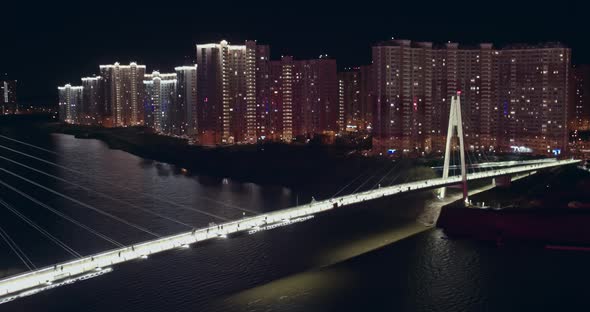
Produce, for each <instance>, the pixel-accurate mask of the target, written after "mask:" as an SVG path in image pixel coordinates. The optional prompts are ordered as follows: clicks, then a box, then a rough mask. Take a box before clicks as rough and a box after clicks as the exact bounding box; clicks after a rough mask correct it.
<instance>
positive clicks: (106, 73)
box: [100, 62, 146, 127]
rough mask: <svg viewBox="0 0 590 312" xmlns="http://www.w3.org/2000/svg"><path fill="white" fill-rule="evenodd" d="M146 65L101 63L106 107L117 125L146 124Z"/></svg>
mask: <svg viewBox="0 0 590 312" xmlns="http://www.w3.org/2000/svg"><path fill="white" fill-rule="evenodd" d="M145 71H146V67H145V65H138V64H137V63H135V62H131V63H130V64H129V65H121V64H119V63H118V62H117V63H115V64H113V65H100V76H101V77H102V78H103V79H104V92H105V95H104V96H105V107H106V110H107V113H108V114H110V116H111V117H112V121H113V125H114V126H116V127H122V126H134V125H142V124H144V112H143V107H142V103H143V98H144V95H143V78H144V75H145Z"/></svg>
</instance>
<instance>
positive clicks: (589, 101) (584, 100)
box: [569, 65, 590, 131]
mask: <svg viewBox="0 0 590 312" xmlns="http://www.w3.org/2000/svg"><path fill="white" fill-rule="evenodd" d="M570 90H571V91H570V98H571V101H570V109H569V129H570V131H576V130H577V131H588V130H590V65H576V66H573V67H572V73H571V89H570Z"/></svg>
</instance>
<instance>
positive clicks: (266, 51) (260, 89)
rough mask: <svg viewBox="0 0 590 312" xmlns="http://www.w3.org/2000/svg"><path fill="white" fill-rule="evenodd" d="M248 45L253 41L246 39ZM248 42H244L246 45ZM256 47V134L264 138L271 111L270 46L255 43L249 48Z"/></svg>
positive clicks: (268, 126) (267, 135) (267, 133)
mask: <svg viewBox="0 0 590 312" xmlns="http://www.w3.org/2000/svg"><path fill="white" fill-rule="evenodd" d="M248 42H249V43H250V45H252V43H253V42H254V41H248ZM248 42H246V44H247V45H248ZM253 49H256V55H255V58H256V81H255V82H256V117H255V118H256V121H255V123H256V125H255V126H256V136H257V137H258V139H262V140H264V139H266V138H267V137H269V135H270V133H269V130H270V123H271V119H270V113H271V96H272V95H271V86H272V79H271V62H270V47H269V46H268V45H260V44H256V45H255V47H251V50H253Z"/></svg>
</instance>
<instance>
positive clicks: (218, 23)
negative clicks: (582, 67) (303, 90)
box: [0, 1, 590, 105]
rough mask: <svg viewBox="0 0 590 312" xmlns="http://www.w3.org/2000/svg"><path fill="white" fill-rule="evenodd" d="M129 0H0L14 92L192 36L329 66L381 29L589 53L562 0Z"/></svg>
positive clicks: (170, 51) (171, 53) (43, 91)
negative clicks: (249, 43)
mask: <svg viewBox="0 0 590 312" xmlns="http://www.w3.org/2000/svg"><path fill="white" fill-rule="evenodd" d="M132 2H133V3H112V4H110V5H109V4H107V3H105V2H101V3H100V4H98V3H96V4H93V3H85V4H84V5H80V4H75V2H72V3H68V2H67V1H62V2H60V3H59V4H57V5H56V4H51V3H40V4H37V3H35V4H32V3H21V2H19V3H16V2H12V3H6V4H3V7H2V11H3V12H4V13H3V17H2V24H3V26H4V27H3V35H2V39H0V40H2V44H1V45H0V46H1V49H0V72H1V73H8V76H10V77H11V78H14V79H18V80H19V89H18V93H19V100H20V102H21V103H22V104H24V105H29V104H34V105H39V104H47V105H52V104H56V103H57V92H56V89H55V86H56V85H63V84H65V83H68V82H71V83H73V84H77V83H78V82H79V77H80V76H88V75H92V74H98V72H99V71H98V65H99V64H110V63H113V62H115V61H119V62H122V63H128V62H129V61H136V62H139V63H142V64H146V65H147V67H148V71H152V70H161V71H171V70H173V68H174V66H178V65H186V64H191V63H192V62H193V61H194V58H195V45H196V44H197V43H204V42H218V41H220V40H221V39H226V40H228V41H229V42H240V41H243V40H245V39H253V40H258V42H260V43H263V44H269V45H270V46H271V57H272V58H274V59H278V58H279V57H280V56H281V55H292V56H294V57H295V58H296V59H305V58H315V57H318V56H319V55H320V54H328V55H329V56H331V57H332V58H335V59H336V60H337V63H338V67H339V68H344V67H350V66H357V65H363V64H368V63H370V61H371V46H372V45H373V44H375V43H377V42H379V41H382V40H387V39H390V38H391V37H395V38H400V39H410V40H415V41H432V42H441V43H442V42H446V41H454V42H459V43H465V44H476V43H479V42H491V43H494V44H495V45H498V46H502V45H505V44H508V43H531V44H535V43H540V42H548V41H559V42H562V43H564V44H566V45H567V46H569V47H571V48H572V51H573V52H572V58H573V63H574V64H580V63H590V43H589V42H588V40H587V38H586V35H585V32H586V30H587V28H588V27H587V22H586V18H585V17H584V16H583V13H584V12H585V10H584V8H582V5H581V4H576V3H572V2H569V1H561V2H559V5H551V6H546V5H545V4H543V3H542V2H541V3H539V2H532V1H526V2H527V3H521V2H519V3H517V2H516V1H512V2H508V1H495V2H493V4H494V5H493V6H490V5H489V3H477V2H455V3H450V2H443V3H433V4H429V3H423V2H420V3H417V2H416V3H413V4H412V3H409V2H400V1H389V2H387V3H379V2H371V1H363V2H361V3H351V4H348V3H345V2H336V3H319V2H317V1H316V2H306V1H297V2H295V1H292V2H289V3H276V2H275V3H267V4H263V3H260V2H257V3H256V4H252V5H251V6H246V4H245V3H236V4H229V3H226V4H223V5H221V4H217V3H218V2H209V3H201V2H194V1H193V2H188V3H177V2H170V5H165V4H163V3H160V4H159V5H156V6H155V5H154V4H153V3H148V2H143V3H142V2H134V1H132ZM31 6H34V8H32V7H31Z"/></svg>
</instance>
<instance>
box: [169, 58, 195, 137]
mask: <svg viewBox="0 0 590 312" xmlns="http://www.w3.org/2000/svg"><path fill="white" fill-rule="evenodd" d="M174 70H175V71H176V77H177V78H176V79H177V82H176V89H177V94H178V95H177V97H176V100H175V101H176V102H175V109H174V111H173V117H172V120H173V124H174V125H175V126H174V129H176V132H177V133H175V134H177V135H186V136H189V137H192V138H193V137H195V136H196V135H197V134H198V122H197V65H192V66H179V67H176V68H174Z"/></svg>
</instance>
